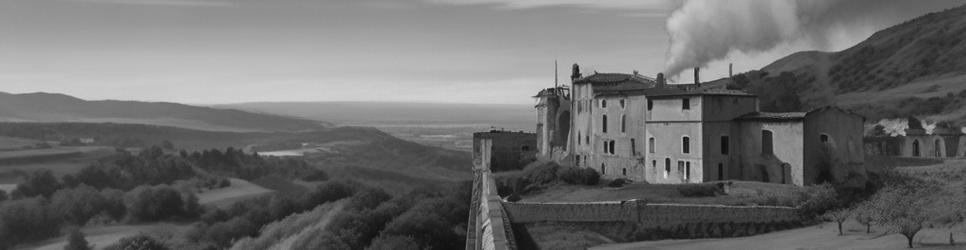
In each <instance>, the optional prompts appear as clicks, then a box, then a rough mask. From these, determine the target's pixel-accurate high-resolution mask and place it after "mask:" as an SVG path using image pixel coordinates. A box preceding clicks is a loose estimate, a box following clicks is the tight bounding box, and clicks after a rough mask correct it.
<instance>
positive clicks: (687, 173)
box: [684, 161, 691, 180]
mask: <svg viewBox="0 0 966 250" xmlns="http://www.w3.org/2000/svg"><path fill="white" fill-rule="evenodd" d="M684 179H685V180H690V179H691V162H690V161H686V162H684Z"/></svg>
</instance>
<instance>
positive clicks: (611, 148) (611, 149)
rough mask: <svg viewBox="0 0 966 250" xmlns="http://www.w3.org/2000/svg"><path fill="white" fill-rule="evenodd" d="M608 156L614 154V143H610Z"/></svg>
mask: <svg viewBox="0 0 966 250" xmlns="http://www.w3.org/2000/svg"><path fill="white" fill-rule="evenodd" d="M610 154H614V141H610Z"/></svg>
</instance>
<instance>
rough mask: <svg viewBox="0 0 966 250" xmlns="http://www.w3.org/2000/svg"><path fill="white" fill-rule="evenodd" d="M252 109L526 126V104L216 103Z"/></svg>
mask: <svg viewBox="0 0 966 250" xmlns="http://www.w3.org/2000/svg"><path fill="white" fill-rule="evenodd" d="M214 107H216V108H233V109H240V110H247V111H254V112H266V113H273V114H282V115H291V116H298V117H307V118H310V119H320V120H321V119H324V120H326V121H330V122H336V123H342V124H361V125H369V124H470V123H479V124H491V125H496V126H504V127H507V128H515V127H518V126H517V125H522V126H523V127H524V128H530V127H531V123H532V121H531V120H533V117H534V114H533V106H532V105H528V104H463V103H402V102H254V103H238V104H224V105H216V106H214Z"/></svg>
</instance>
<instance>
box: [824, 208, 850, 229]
mask: <svg viewBox="0 0 966 250" xmlns="http://www.w3.org/2000/svg"><path fill="white" fill-rule="evenodd" d="M849 217H852V211H851V210H849V209H844V208H843V209H839V210H834V211H829V212H827V213H825V219H827V220H830V221H834V222H835V223H837V224H838V226H839V235H840V236H841V235H845V232H844V231H842V223H845V221H846V220H848V219H849Z"/></svg>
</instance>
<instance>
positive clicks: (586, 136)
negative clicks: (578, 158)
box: [577, 135, 590, 144]
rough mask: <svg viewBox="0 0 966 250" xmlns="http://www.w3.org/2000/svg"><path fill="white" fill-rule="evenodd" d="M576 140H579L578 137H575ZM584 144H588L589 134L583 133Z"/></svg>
mask: <svg viewBox="0 0 966 250" xmlns="http://www.w3.org/2000/svg"><path fill="white" fill-rule="evenodd" d="M577 140H580V138H577ZM584 144H590V136H589V135H585V136H584Z"/></svg>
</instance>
